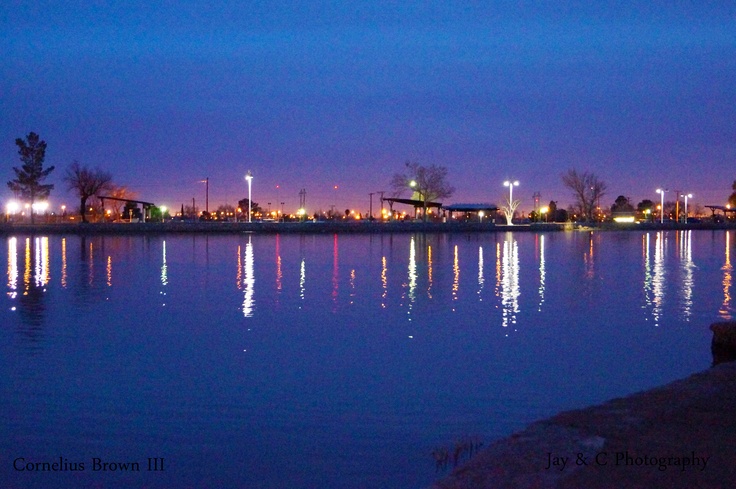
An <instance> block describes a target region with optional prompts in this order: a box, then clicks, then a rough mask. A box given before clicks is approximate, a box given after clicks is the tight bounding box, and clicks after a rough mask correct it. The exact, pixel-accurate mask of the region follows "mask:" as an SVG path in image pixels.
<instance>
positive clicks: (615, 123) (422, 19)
mask: <svg viewBox="0 0 736 489" xmlns="http://www.w3.org/2000/svg"><path fill="white" fill-rule="evenodd" d="M538 3H541V2H526V1H510V2H506V1H494V2H446V1H441V2H427V1H423V2H416V3H413V4H408V3H407V2H398V1H374V2H365V3H362V2H361V3H358V2H354V3H349V2H344V1H335V2H278V1H269V2H220V1H217V0H211V1H209V2H187V1H164V2H157V1H151V0H147V1H140V2H116V1H94V0H64V1H58V2H56V1H44V0H40V1H32V2H31V1H15V0H6V1H4V2H2V4H1V5H0V39H1V41H2V46H3V50H2V56H0V75H1V76H0V155H2V159H3V168H5V169H4V170H3V172H2V175H3V180H2V181H3V186H2V190H0V192H1V193H0V197H1V198H2V199H3V200H7V198H9V197H10V196H11V193H10V191H9V190H8V189H7V187H6V186H5V185H4V182H6V181H8V180H10V179H11V178H13V174H12V170H11V167H12V166H17V165H18V164H19V160H18V158H17V148H16V146H15V144H14V141H15V138H17V137H25V135H26V134H28V132H30V131H35V132H37V133H39V134H40V135H41V137H42V138H43V139H45V140H46V142H47V143H48V151H47V159H46V163H47V164H49V165H56V167H57V170H56V172H54V174H52V178H51V182H52V183H56V185H57V189H56V190H55V191H54V192H52V199H51V200H52V204H56V205H60V204H61V203H62V201H63V203H67V204H71V203H72V202H73V201H74V200H75V199H73V198H72V197H70V196H68V195H67V194H66V191H65V189H64V185H63V182H62V180H61V177H62V175H63V172H64V171H65V169H66V168H67V167H68V166H69V164H70V163H71V162H72V161H73V160H78V161H79V162H80V163H82V164H86V165H90V166H99V167H101V168H103V169H107V170H109V171H110V172H111V173H112V174H113V177H114V179H115V181H116V182H117V183H120V184H125V185H128V186H129V187H130V188H131V189H133V190H135V191H137V192H138V194H139V197H140V198H141V199H143V200H148V201H153V202H155V203H157V204H163V205H168V206H170V207H176V208H178V207H179V205H181V203H187V202H191V199H192V197H195V198H196V199H197V204H198V206H199V205H200V204H202V207H203V204H204V193H205V192H204V184H202V183H198V181H199V180H202V179H203V178H205V177H209V179H210V209H211V210H212V209H214V208H215V207H216V206H217V204H220V203H225V202H228V203H231V204H233V203H235V202H236V201H237V200H238V199H239V198H243V197H246V196H247V186H246V183H245V180H244V175H245V173H246V171H248V170H251V171H252V172H253V175H254V180H253V200H255V201H256V202H258V203H259V204H261V205H262V206H264V207H265V206H266V205H267V202H272V206H275V205H276V202H278V201H284V202H286V206H285V207H286V210H290V209H295V208H296V207H297V205H298V202H299V196H298V192H299V190H300V189H302V188H304V189H305V190H306V192H307V208H308V211H309V212H310V213H311V212H314V211H317V210H320V209H322V210H328V209H329V207H330V205H332V204H336V205H337V208H338V209H345V208H348V207H349V208H358V209H359V210H362V211H365V210H367V208H368V193H369V192H375V191H379V190H389V181H390V178H391V175H392V174H393V173H395V172H398V171H401V170H402V168H403V163H404V162H405V161H406V160H414V161H418V162H420V163H423V164H432V163H434V164H438V165H444V166H447V167H448V168H449V169H450V170H451V177H450V178H451V183H452V184H453V185H454V186H455V187H456V188H457V191H456V193H455V195H454V196H453V197H451V198H450V199H446V203H453V202H494V203H501V201H502V199H503V198H504V197H505V196H506V188H505V187H504V186H503V181H504V180H505V179H508V178H513V179H517V180H519V181H520V183H521V185H520V187H518V189H515V192H514V195H515V196H516V197H519V198H521V199H522V204H521V208H522V209H525V210H529V209H531V208H532V205H533V202H532V194H533V193H534V192H540V193H541V194H542V201H543V202H544V203H547V202H549V200H557V201H559V203H560V204H561V205H563V206H567V204H569V203H570V202H571V196H570V192H569V191H568V190H566V189H565V188H564V187H563V186H562V184H561V180H560V174H561V173H562V172H564V171H566V170H567V169H569V168H577V169H578V170H580V171H584V170H589V171H592V172H594V173H596V174H598V175H599V176H600V177H601V178H602V179H603V180H605V181H606V182H607V183H608V187H609V191H608V195H607V196H606V197H605V198H604V199H603V200H604V202H603V203H604V204H605V205H610V204H611V203H612V202H613V200H614V199H615V198H616V196H618V195H620V194H623V195H626V196H629V197H631V199H632V200H634V201H635V202H634V203H636V202H639V201H640V200H642V199H644V198H649V199H651V200H657V199H658V196H657V194H656V193H655V192H654V190H655V189H656V188H657V187H660V186H662V187H667V188H670V189H680V190H683V191H687V192H692V193H693V194H694V195H695V197H694V198H693V199H692V200H691V203H693V204H695V205H697V204H724V203H725V200H726V198H727V197H728V195H729V194H730V192H731V183H732V182H733V181H734V179H736V165H734V162H736V109H735V108H736V3H734V2H733V1H732V0H731V1H722V2H721V1H719V2H707V1H697V2H695V1H687V2H685V1H678V0H670V1H659V0H649V1H641V2H614V1H600V2H590V1H589V0H586V1H582V2H566V3H564V4H563V3H559V2H549V3H551V4H552V5H549V6H542V7H540V6H539V5H537V4H538ZM624 3H625V5H624ZM123 4H126V6H123ZM589 4H594V5H589ZM276 185H279V186H280V190H279V191H278V192H277V190H276ZM335 185H338V186H339V188H338V190H337V191H335V190H334V188H333V187H334V186H335ZM672 195H673V193H670V194H668V195H667V197H668V199H669V198H670V197H671V196H672ZM376 205H377V204H376V201H375V200H374V206H376Z"/></svg>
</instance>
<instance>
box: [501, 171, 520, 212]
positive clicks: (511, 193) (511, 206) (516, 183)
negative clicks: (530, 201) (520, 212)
mask: <svg viewBox="0 0 736 489" xmlns="http://www.w3.org/2000/svg"><path fill="white" fill-rule="evenodd" d="M503 186H504V187H508V188H509V214H510V216H511V218H510V220H509V222H512V220H513V219H514V186H517V187H518V186H519V181H518V180H514V181H513V182H512V181H510V180H506V181H505V182H503Z"/></svg>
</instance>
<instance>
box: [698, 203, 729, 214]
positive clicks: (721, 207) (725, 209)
mask: <svg viewBox="0 0 736 489" xmlns="http://www.w3.org/2000/svg"><path fill="white" fill-rule="evenodd" d="M705 207H707V208H708V209H710V211H711V212H712V213H713V214H715V213H716V211H722V212H723V213H724V214H725V213H727V212H736V208H731V207H728V206H724V205H706V206H705Z"/></svg>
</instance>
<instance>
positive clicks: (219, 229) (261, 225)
mask: <svg viewBox="0 0 736 489" xmlns="http://www.w3.org/2000/svg"><path fill="white" fill-rule="evenodd" d="M728 229H736V223H697V224H693V223H690V224H684V223H664V224H660V223H640V224H618V223H599V224H596V225H586V224H578V223H532V224H514V225H512V226H508V225H505V224H494V223H492V222H487V223H485V222H484V223H479V222H446V223H442V222H417V221H411V222H401V221H393V222H379V221H374V222H369V221H361V222H330V221H321V222H285V223H284V222H282V223H278V222H254V223H243V222H201V221H194V222H187V221H185V222H176V221H172V222H165V223H161V222H149V223H68V222H67V223H48V224H47V223H41V224H26V223H22V224H15V223H3V224H0V235H5V236H8V235H12V234H78V235H97V234H99V235H129V234H237V233H253V234H282V233H283V234H338V233H339V234H379V233H499V232H504V233H506V232H563V231H568V232H572V231H588V232H592V231H662V230H664V231H684V230H713V231H715V230H728Z"/></svg>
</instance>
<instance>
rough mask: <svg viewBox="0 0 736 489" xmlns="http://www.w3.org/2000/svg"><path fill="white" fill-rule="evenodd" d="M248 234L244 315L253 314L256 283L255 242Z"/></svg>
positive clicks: (244, 276)
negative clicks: (254, 266)
mask: <svg viewBox="0 0 736 489" xmlns="http://www.w3.org/2000/svg"><path fill="white" fill-rule="evenodd" d="M250 240H251V238H250V236H248V244H246V245H245V269H244V274H243V288H244V289H245V291H244V293H243V316H245V317H247V318H248V317H251V316H253V305H254V300H253V294H254V290H253V287H254V285H255V277H254V275H253V244H252V243H251V241H250Z"/></svg>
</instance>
